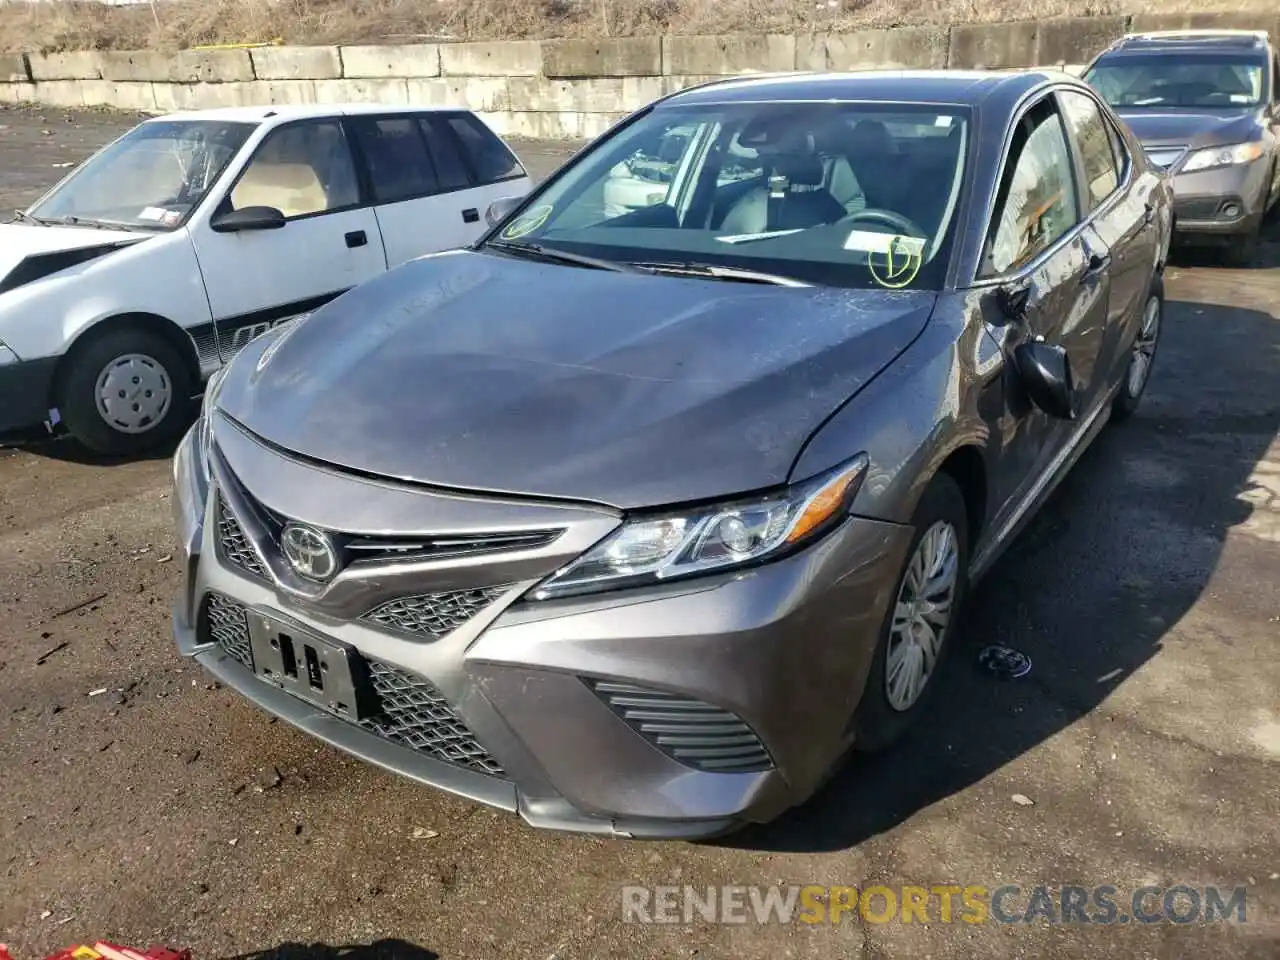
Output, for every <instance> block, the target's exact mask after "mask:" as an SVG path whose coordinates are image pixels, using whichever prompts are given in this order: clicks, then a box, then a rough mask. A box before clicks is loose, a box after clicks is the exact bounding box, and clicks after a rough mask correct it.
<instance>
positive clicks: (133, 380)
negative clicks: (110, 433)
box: [97, 353, 173, 433]
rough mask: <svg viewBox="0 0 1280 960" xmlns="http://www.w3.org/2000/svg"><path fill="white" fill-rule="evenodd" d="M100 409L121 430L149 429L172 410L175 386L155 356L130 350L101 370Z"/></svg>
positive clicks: (134, 431) (99, 376) (99, 377)
mask: <svg viewBox="0 0 1280 960" xmlns="http://www.w3.org/2000/svg"><path fill="white" fill-rule="evenodd" d="M97 401H98V413H99V414H101V415H102V419H103V420H105V421H107V423H109V424H111V426H112V427H114V428H115V429H116V430H119V431H120V432H121V433H146V432H147V431H148V430H150V429H152V428H153V427H155V425H156V424H158V423H159V422H160V421H161V420H163V419H164V415H165V414H166V413H168V412H169V404H170V403H171V402H172V401H173V386H172V384H171V383H170V381H169V373H168V371H167V370H165V368H164V367H162V366H161V365H160V363H159V361H157V360H156V359H155V358H153V357H148V356H147V355H146V354H143V353H126V354H125V355H124V356H122V357H116V358H115V359H114V360H112V361H111V362H110V363H108V364H107V365H106V366H105V367H104V368H103V370H102V373H100V374H98V391H97Z"/></svg>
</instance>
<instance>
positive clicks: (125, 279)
mask: <svg viewBox="0 0 1280 960" xmlns="http://www.w3.org/2000/svg"><path fill="white" fill-rule="evenodd" d="M49 229H54V230H56V229H58V228H57V227H50V228H49ZM131 313H148V314H154V315H156V316H160V317H165V318H167V319H169V320H171V321H173V322H174V323H176V324H177V325H178V326H179V327H182V328H183V329H185V330H187V331H188V332H191V331H192V329H193V328H196V329H198V328H200V327H202V326H203V327H207V328H208V329H209V331H210V333H211V332H212V315H211V314H210V311H209V298H208V297H207V296H206V295H205V291H204V281H203V279H202V278H201V276H200V266H199V264H198V263H197V262H196V256H195V249H194V248H193V247H192V245H191V241H190V238H189V237H188V235H187V232H186V231H185V230H178V231H174V232H173V233H169V234H162V235H160V236H156V237H152V238H149V239H147V240H143V241H142V242H140V243H136V244H133V245H132V246H127V247H124V248H122V249H120V250H116V251H114V252H112V253H109V254H106V255H104V256H101V257H98V258H97V259H94V260H90V261H88V262H87V263H82V264H78V265H76V266H72V267H68V268H67V269H65V270H60V271H58V272H57V273H54V274H50V275H49V276H47V277H43V278H41V279H39V280H35V281H32V282H31V283H27V284H24V285H22V286H20V287H18V288H16V289H14V290H11V291H9V292H8V293H5V294H2V295H0V341H3V342H4V343H6V344H8V345H9V347H10V349H12V350H13V352H14V353H16V354H17V355H18V356H19V357H21V358H22V359H23V360H35V359H40V358H44V357H55V356H59V355H61V354H62V353H64V352H65V351H66V349H67V347H68V345H70V344H71V343H73V342H74V341H75V340H76V339H77V338H78V337H80V336H81V335H82V334H83V333H84V332H85V331H87V330H88V329H89V328H91V327H92V326H93V325H94V324H96V323H98V322H100V321H102V320H105V319H106V318H108V317H115V316H120V315H121V314H131ZM209 341H210V344H212V342H213V340H212V336H210V337H209Z"/></svg>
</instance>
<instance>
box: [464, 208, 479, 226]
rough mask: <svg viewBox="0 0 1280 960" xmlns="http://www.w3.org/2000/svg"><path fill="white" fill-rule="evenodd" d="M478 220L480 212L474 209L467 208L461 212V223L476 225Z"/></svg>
mask: <svg viewBox="0 0 1280 960" xmlns="http://www.w3.org/2000/svg"><path fill="white" fill-rule="evenodd" d="M479 220H480V211H479V210H477V209H476V208H475V207H468V208H467V209H466V210H463V211H462V222H463V223H477V222H479Z"/></svg>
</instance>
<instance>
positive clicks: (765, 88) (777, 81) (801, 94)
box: [663, 70, 1078, 106]
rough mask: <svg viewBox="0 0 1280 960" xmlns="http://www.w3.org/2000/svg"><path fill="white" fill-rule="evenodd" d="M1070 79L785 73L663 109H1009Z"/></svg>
mask: <svg viewBox="0 0 1280 960" xmlns="http://www.w3.org/2000/svg"><path fill="white" fill-rule="evenodd" d="M1059 80H1068V81H1071V82H1073V83H1076V82H1078V81H1076V79H1075V78H1074V77H1072V76H1070V75H1069V74H1066V73H1058V72H1057V71H1053V70H1007V71H994V70H864V71H857V72H850V73H786V74H766V75H760V76H754V77H735V78H732V79H728V80H713V81H711V82H709V83H705V84H701V85H699V86H696V87H690V88H687V89H685V90H681V91H680V92H678V93H675V94H672V95H671V96H669V97H667V98H666V99H665V100H664V101H663V102H664V103H668V104H681V105H686V104H711V103H717V104H719V103H751V102H757V101H770V100H776V101H780V102H788V101H790V102H822V101H828V102H830V101H835V102H841V101H844V102H854V101H860V100H877V101H885V102H901V103H938V104H943V103H945V104H958V105H970V106H974V105H977V104H978V103H980V102H982V101H985V100H990V99H992V98H996V99H1007V100H1009V102H1010V105H1012V104H1013V103H1016V102H1017V101H1018V100H1020V99H1021V98H1022V97H1023V96H1024V95H1025V94H1026V93H1028V92H1029V91H1031V90H1034V89H1035V88H1037V87H1040V86H1043V85H1045V84H1047V83H1049V82H1051V81H1059Z"/></svg>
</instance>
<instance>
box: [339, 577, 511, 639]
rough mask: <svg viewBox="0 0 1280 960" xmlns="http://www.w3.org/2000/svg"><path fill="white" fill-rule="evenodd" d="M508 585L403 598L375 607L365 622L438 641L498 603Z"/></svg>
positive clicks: (365, 618) (367, 614) (366, 615)
mask: <svg viewBox="0 0 1280 960" xmlns="http://www.w3.org/2000/svg"><path fill="white" fill-rule="evenodd" d="M507 589H508V585H503V586H498V587H485V588H483V589H479V590H454V591H451V592H449V593H430V594H424V595H422V596H417V597H400V598H399V599H396V600H389V601H387V602H386V603H384V604H382V605H381V606H379V607H375V608H374V609H372V610H370V611H369V612H368V613H366V614H365V615H364V617H363V618H362V619H364V620H367V621H369V622H370V623H375V624H377V625H378V626H380V627H387V628H389V629H391V630H398V631H400V632H402V633H412V634H419V635H423V636H428V637H431V638H432V639H433V640H438V639H440V638H441V637H443V636H445V635H446V634H450V633H452V632H453V631H454V630H457V629H458V627H460V626H462V625H463V624H464V623H466V622H467V621H468V620H470V619H471V618H472V617H474V616H475V615H476V614H477V613H479V612H480V611H481V610H483V609H484V608H485V607H487V606H488V605H489V604H491V603H493V601H494V600H497V599H498V597H500V596H502V595H503V594H504V593H505V592H506V591H507Z"/></svg>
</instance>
